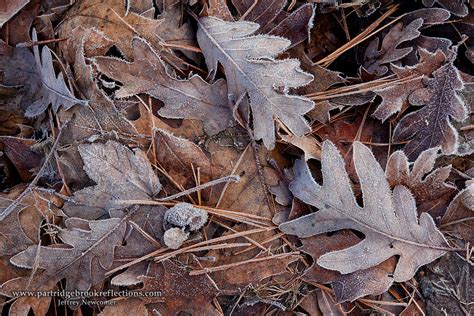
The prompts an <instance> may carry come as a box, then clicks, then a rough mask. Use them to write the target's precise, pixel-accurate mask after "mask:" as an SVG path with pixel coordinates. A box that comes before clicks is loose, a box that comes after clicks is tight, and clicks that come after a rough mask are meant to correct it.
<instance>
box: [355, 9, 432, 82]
mask: <svg viewBox="0 0 474 316" xmlns="http://www.w3.org/2000/svg"><path fill="white" fill-rule="evenodd" d="M422 25H423V19H421V18H419V19H416V20H413V21H412V22H411V23H409V24H408V25H404V24H403V23H402V22H399V23H397V24H395V25H394V26H393V27H392V28H391V29H390V31H389V32H388V33H387V35H385V37H384V39H383V40H382V45H381V47H380V49H379V39H378V38H376V39H374V40H373V41H372V42H370V44H369V46H367V49H366V51H365V58H364V63H363V64H364V68H365V69H366V70H367V71H368V72H369V73H373V74H375V75H377V76H383V75H384V74H386V73H387V71H388V67H387V66H386V65H387V64H389V63H393V62H396V61H398V60H400V59H401V58H403V57H405V56H406V55H408V54H409V53H410V52H411V51H412V49H413V48H411V47H405V48H399V47H398V46H399V45H401V44H402V43H403V42H406V41H409V40H412V39H414V38H417V37H418V36H420V31H419V29H420V27H421V26H422Z"/></svg>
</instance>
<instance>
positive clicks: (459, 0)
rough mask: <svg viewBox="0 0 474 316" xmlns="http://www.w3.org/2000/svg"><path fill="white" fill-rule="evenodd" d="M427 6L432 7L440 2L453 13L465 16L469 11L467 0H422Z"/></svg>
mask: <svg viewBox="0 0 474 316" xmlns="http://www.w3.org/2000/svg"><path fill="white" fill-rule="evenodd" d="M421 2H422V3H423V5H424V6H425V7H432V6H433V5H434V4H435V3H439V4H440V5H441V6H442V7H443V8H445V9H447V10H448V11H449V12H451V13H452V14H455V15H457V16H460V17H463V16H466V15H467V14H468V13H469V9H468V7H467V2H468V1H465V0H455V1H452V0H422V1H421Z"/></svg>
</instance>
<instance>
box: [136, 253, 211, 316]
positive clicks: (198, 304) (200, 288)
mask: <svg viewBox="0 0 474 316" xmlns="http://www.w3.org/2000/svg"><path fill="white" fill-rule="evenodd" d="M140 279H141V280H142V281H143V284H144V286H143V288H142V289H141V291H159V292H161V293H162V295H161V296H159V297H157V298H150V299H146V300H145V302H146V304H151V303H155V302H163V303H164V305H165V307H164V308H163V307H162V306H160V307H159V308H158V310H159V311H160V312H161V313H162V314H165V315H177V314H178V313H179V312H187V313H191V314H193V315H216V314H217V312H216V310H215V308H214V307H213V306H212V300H213V298H214V297H215V296H216V295H217V293H218V290H217V289H216V288H215V287H214V285H213V284H212V283H211V281H210V280H209V278H208V277H207V276H206V275H205V274H202V275H196V276H190V275H189V271H188V270H187V269H186V268H185V267H180V266H178V265H177V264H176V263H174V262H172V261H170V260H165V261H163V262H162V263H157V264H153V265H152V267H151V268H150V270H149V272H148V273H147V275H146V276H142V277H141V278H140Z"/></svg>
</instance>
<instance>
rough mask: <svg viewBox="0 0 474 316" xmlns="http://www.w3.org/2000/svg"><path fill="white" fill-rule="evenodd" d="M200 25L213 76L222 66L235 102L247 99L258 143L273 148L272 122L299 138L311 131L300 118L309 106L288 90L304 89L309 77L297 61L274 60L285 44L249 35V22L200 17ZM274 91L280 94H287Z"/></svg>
mask: <svg viewBox="0 0 474 316" xmlns="http://www.w3.org/2000/svg"><path fill="white" fill-rule="evenodd" d="M198 25H199V29H198V33H197V38H198V42H199V45H200V46H201V49H202V50H203V54H204V56H205V57H206V64H207V65H208V68H209V69H210V70H211V71H213V72H215V71H216V70H217V64H218V62H219V61H220V62H221V63H222V65H223V66H224V69H225V72H226V75H227V85H228V89H229V93H231V94H232V95H233V96H234V97H235V100H238V99H239V98H241V97H243V96H245V94H248V97H249V99H250V106H251V108H252V114H253V126H254V133H255V135H254V137H255V139H256V140H259V139H263V142H264V144H265V146H266V147H267V148H273V147H274V145H275V130H274V129H275V127H274V122H273V120H274V118H278V119H279V120H281V121H282V122H283V124H285V125H286V126H287V127H288V128H289V129H290V130H291V131H292V132H293V133H294V134H296V135H298V136H302V135H303V134H304V133H306V132H308V131H309V130H310V128H309V126H308V123H307V122H306V120H305V119H304V117H303V115H304V114H305V113H307V112H308V111H310V110H311V109H312V108H313V106H314V105H313V102H311V101H310V100H309V99H306V98H303V97H298V96H294V95H289V94H288V93H287V89H289V88H298V87H300V86H303V85H305V84H308V83H309V82H310V81H311V80H312V76H311V75H309V74H307V73H305V72H303V71H302V70H301V69H300V68H299V62H298V61H297V60H294V59H286V60H274V59H273V57H274V56H275V55H277V54H279V53H281V52H283V51H284V50H285V49H286V48H287V47H288V46H289V45H290V42H289V41H288V40H286V39H283V38H278V37H271V36H267V35H255V36H251V34H253V33H254V32H255V31H256V30H257V29H258V27H259V25H258V24H255V23H251V22H226V21H222V20H220V19H217V18H213V17H204V18H201V19H200V20H199V22H198ZM228 38H232V39H233V40H232V41H229V40H228ZM276 89H283V90H284V92H285V93H279V92H278V91H277V90H276Z"/></svg>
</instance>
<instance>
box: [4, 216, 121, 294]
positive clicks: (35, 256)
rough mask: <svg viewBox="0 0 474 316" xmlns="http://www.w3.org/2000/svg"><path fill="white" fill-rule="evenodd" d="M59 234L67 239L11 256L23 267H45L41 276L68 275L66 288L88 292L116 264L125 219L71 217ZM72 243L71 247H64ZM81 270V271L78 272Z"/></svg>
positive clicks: (15, 262) (33, 247) (58, 278)
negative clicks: (89, 219)
mask: <svg viewBox="0 0 474 316" xmlns="http://www.w3.org/2000/svg"><path fill="white" fill-rule="evenodd" d="M65 224H66V228H64V229H61V230H60V232H59V233H58V235H57V236H58V237H59V238H60V239H61V240H62V241H63V242H64V244H62V245H56V246H37V245H33V246H30V247H28V248H27V249H26V250H24V251H22V252H20V253H18V254H17V255H15V256H13V257H12V258H11V259H10V262H11V263H13V264H14V265H16V266H18V267H22V268H28V269H33V268H41V269H45V272H44V273H42V274H41V278H42V279H43V280H44V279H49V280H51V279H54V280H56V282H58V281H59V280H61V279H63V278H66V290H67V291H71V290H80V291H87V290H88V289H89V288H90V287H91V286H92V285H95V284H97V283H98V282H100V281H102V280H103V279H104V276H105V272H107V269H109V268H110V267H111V266H112V263H113V260H114V250H115V247H116V246H119V245H120V244H121V243H122V238H123V236H124V234H125V227H126V225H125V221H123V220H121V219H117V218H112V219H106V220H100V221H87V220H84V219H80V218H74V217H71V218H68V219H67V220H66V221H65ZM66 245H69V246H71V248H66V247H64V246H66ZM78 271H80V272H81V273H78Z"/></svg>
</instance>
